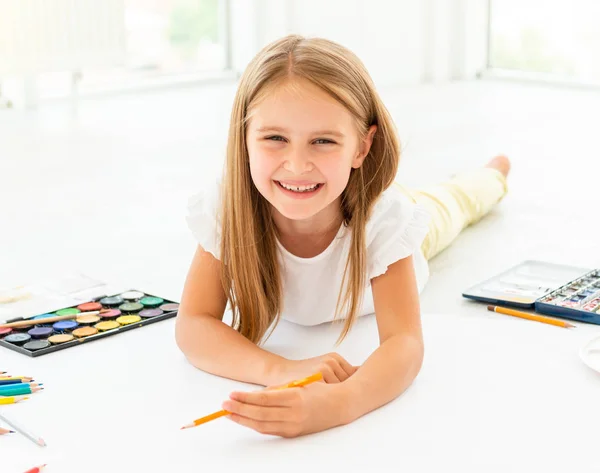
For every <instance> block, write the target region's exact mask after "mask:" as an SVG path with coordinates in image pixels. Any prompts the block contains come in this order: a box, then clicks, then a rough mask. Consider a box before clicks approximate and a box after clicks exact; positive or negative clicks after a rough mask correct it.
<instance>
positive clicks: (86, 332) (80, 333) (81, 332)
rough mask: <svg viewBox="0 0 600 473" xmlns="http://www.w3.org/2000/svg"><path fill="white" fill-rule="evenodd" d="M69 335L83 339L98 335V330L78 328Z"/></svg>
mask: <svg viewBox="0 0 600 473" xmlns="http://www.w3.org/2000/svg"><path fill="white" fill-rule="evenodd" d="M71 333H72V334H73V335H74V336H75V337H77V338H84V337H89V336H91V335H96V334H97V333H98V329H97V328H94V327H80V328H76V329H75V330H73V331H72V332H71Z"/></svg>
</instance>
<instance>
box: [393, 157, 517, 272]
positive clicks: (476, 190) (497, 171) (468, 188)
mask: <svg viewBox="0 0 600 473" xmlns="http://www.w3.org/2000/svg"><path fill="white" fill-rule="evenodd" d="M509 170H510V161H509V160H508V158H506V157H504V156H497V157H496V158H494V159H492V160H491V161H490V162H489V163H488V164H487V165H486V166H485V167H483V168H480V169H476V170H473V171H470V172H466V173H463V174H459V175H456V176H454V177H453V178H452V179H450V180H449V181H447V182H444V183H442V184H438V185H434V186H430V187H427V188H423V189H403V190H404V192H405V193H406V194H408V195H409V197H411V198H412V199H413V201H415V202H416V203H417V204H420V205H421V206H423V207H424V208H425V209H426V210H427V211H428V212H429V214H430V215H431V222H430V228H429V233H428V235H427V237H426V238H425V241H424V242H423V245H422V250H423V254H424V255H425V258H427V259H428V260H430V259H431V258H433V257H434V256H436V255H437V254H439V253H440V252H442V251H443V250H444V249H446V248H447V247H448V246H449V245H450V244H451V243H452V241H454V239H455V238H456V237H457V236H458V235H459V234H460V232H461V231H462V230H463V229H465V228H466V227H468V226H469V225H471V224H473V223H475V222H477V221H479V220H480V219H481V218H482V217H483V216H484V215H486V214H487V213H488V212H489V211H490V210H491V209H492V207H494V205H496V204H497V203H498V202H500V200H502V198H503V197H504V196H505V195H506V192H507V185H506V177H507V176H508V172H509Z"/></svg>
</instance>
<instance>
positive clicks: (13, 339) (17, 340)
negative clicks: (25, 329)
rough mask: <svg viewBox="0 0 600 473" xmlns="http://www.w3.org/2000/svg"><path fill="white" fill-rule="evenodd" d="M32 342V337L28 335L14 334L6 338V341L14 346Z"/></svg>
mask: <svg viewBox="0 0 600 473" xmlns="http://www.w3.org/2000/svg"><path fill="white" fill-rule="evenodd" d="M29 340H31V335H29V334H28V333H12V334H10V335H7V336H6V337H4V341H5V342H8V343H12V344H13V345H23V344H24V343H27V342H28V341H29Z"/></svg>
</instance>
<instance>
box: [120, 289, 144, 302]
mask: <svg viewBox="0 0 600 473" xmlns="http://www.w3.org/2000/svg"><path fill="white" fill-rule="evenodd" d="M145 295H146V294H144V293H143V292H140V291H127V292H124V293H123V294H121V297H122V298H123V299H125V300H126V301H137V300H138V299H141V298H142V297H144V296H145Z"/></svg>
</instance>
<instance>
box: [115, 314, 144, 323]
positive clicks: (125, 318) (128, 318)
mask: <svg viewBox="0 0 600 473" xmlns="http://www.w3.org/2000/svg"><path fill="white" fill-rule="evenodd" d="M140 320H142V318H141V317H140V316H139V315H122V316H121V317H119V318H118V319H117V322H118V323H119V324H121V325H131V324H134V323H136V322H139V321H140Z"/></svg>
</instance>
